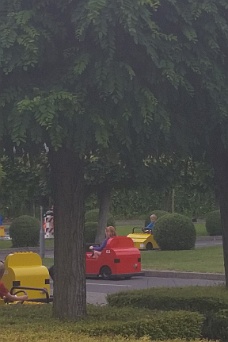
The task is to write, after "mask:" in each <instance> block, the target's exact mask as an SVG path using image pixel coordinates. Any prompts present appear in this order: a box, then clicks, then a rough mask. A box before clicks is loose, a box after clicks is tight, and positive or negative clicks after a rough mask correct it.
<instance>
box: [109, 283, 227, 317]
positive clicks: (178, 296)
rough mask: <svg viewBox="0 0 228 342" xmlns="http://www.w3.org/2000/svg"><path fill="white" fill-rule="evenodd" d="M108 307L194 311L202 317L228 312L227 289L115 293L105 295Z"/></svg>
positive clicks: (219, 287)
mask: <svg viewBox="0 0 228 342" xmlns="http://www.w3.org/2000/svg"><path fill="white" fill-rule="evenodd" d="M107 300H108V304H109V305H110V306H112V307H118V308H123V307H128V306H130V307H134V308H147V309H150V310H167V311H168V310H185V311H198V312H200V313H202V314H206V313H208V312H213V313H216V312H219V311H220V310H225V309H227V310H228V296H227V290H226V288H225V287H222V286H211V287H210V286H207V287H201V286H199V287H195V286H189V287H184V288H180V287H179V288H157V289H154V288H153V289H146V290H135V291H129V292H119V293H114V294H109V295H108V296H107Z"/></svg>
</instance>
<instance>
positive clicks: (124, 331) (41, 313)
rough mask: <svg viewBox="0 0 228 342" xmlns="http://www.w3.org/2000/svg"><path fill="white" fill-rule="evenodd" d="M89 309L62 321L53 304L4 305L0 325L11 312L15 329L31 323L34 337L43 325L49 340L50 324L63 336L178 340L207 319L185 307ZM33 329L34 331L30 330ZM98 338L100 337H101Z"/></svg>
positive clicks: (191, 336) (198, 330) (196, 332)
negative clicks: (170, 309)
mask: <svg viewBox="0 0 228 342" xmlns="http://www.w3.org/2000/svg"><path fill="white" fill-rule="evenodd" d="M87 309H88V315H87V319H86V320H79V321H78V322H70V321H68V322H67V321H65V322H60V321H59V320H56V319H53V317H52V305H18V306H17V308H15V307H13V306H7V305H5V306H3V307H1V313H2V314H1V316H0V325H1V326H7V324H9V316H10V322H11V326H12V322H13V323H14V324H13V330H14V331H16V330H19V331H20V329H21V327H24V326H25V325H26V326H32V329H30V330H29V331H27V330H26V327H25V332H26V333H27V335H28V334H30V335H31V339H32V333H33V334H35V333H36V332H38V331H40V327H41V326H42V329H43V330H44V331H49V333H50V336H49V337H50V341H52V333H51V331H50V326H51V327H53V329H54V331H58V332H59V334H60V335H61V336H62V334H64V331H68V332H71V333H72V335H73V334H75V333H78V334H80V333H82V332H84V333H85V335H87V336H88V335H93V336H104V335H108V336H113V338H114V340H115V341H119V340H118V338H117V336H118V335H122V336H125V337H130V336H131V335H133V336H136V337H137V338H140V337H142V336H145V335H149V336H150V337H151V339H152V340H153V341H154V340H158V339H159V340H172V339H174V338H177V339H178V341H179V338H184V339H185V338H186V339H195V338H199V337H200V335H201V329H202V325H203V320H204V319H203V317H202V315H200V314H199V313H191V312H185V311H179V312H159V311H150V310H145V309H138V310H137V312H136V310H135V309H132V308H122V309H121V310H120V309H119V308H113V307H108V306H93V305H89V306H88V307H87ZM30 331H32V332H31V333H30ZM30 335H29V336H30ZM46 336H48V335H46ZM37 340H38V339H37ZM41 340H42V338H41ZM48 340H49V339H48ZM53 340H54V339H53ZM70 340H71V339H70ZM96 340H97V341H98V340H99V337H97V339H96ZM61 341H62V339H61ZM66 341H67V340H66ZM71 341H73V338H72V340H71ZM75 341H76V340H75ZM127 341H128V340H127V339H126V342H127ZM129 341H130V340H129Z"/></svg>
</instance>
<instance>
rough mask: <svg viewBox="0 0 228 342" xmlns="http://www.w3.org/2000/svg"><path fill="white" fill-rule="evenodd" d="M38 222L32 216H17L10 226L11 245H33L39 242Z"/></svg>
mask: <svg viewBox="0 0 228 342" xmlns="http://www.w3.org/2000/svg"><path fill="white" fill-rule="evenodd" d="M39 231H40V222H39V221H38V220H37V219H36V218H35V217H32V216H27V215H23V216H19V217H18V218H16V219H15V220H14V221H13V222H12V224H11V226H10V228H9V234H10V237H11V238H12V245H13V247H34V246H38V244H39Z"/></svg>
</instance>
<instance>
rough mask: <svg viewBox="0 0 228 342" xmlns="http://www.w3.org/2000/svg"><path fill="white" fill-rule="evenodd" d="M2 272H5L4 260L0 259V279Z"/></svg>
mask: <svg viewBox="0 0 228 342" xmlns="http://www.w3.org/2000/svg"><path fill="white" fill-rule="evenodd" d="M4 272H5V266H4V262H3V261H0V279H2V277H3V274H4Z"/></svg>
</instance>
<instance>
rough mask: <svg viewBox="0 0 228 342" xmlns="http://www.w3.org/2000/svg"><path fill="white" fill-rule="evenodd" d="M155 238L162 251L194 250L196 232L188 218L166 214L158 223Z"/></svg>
mask: <svg viewBox="0 0 228 342" xmlns="http://www.w3.org/2000/svg"><path fill="white" fill-rule="evenodd" d="M154 238H155V240H156V241H157V243H158V245H159V247H160V248H161V249H162V250H186V249H192V248H193V247H194V246H195V242H196V230H195V226H194V224H193V223H192V222H191V220H190V219H189V218H188V217H186V216H183V215H180V214H166V215H164V216H162V217H161V218H160V219H159V220H158V221H157V222H156V224H155V228H154Z"/></svg>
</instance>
